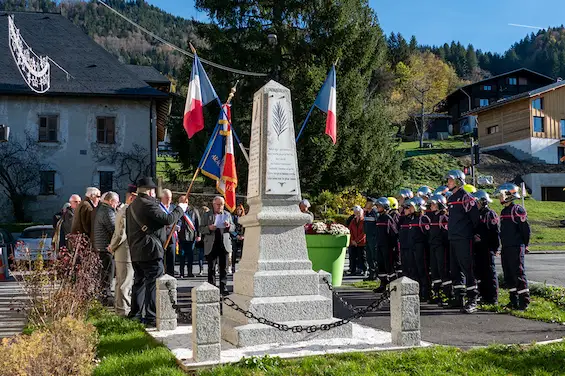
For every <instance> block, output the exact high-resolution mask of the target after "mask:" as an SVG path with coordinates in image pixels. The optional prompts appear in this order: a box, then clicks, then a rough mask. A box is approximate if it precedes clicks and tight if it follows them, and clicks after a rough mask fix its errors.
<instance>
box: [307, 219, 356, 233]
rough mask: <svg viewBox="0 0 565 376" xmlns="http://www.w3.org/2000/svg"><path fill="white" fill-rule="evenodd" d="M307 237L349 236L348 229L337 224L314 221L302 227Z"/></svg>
mask: <svg viewBox="0 0 565 376" xmlns="http://www.w3.org/2000/svg"><path fill="white" fill-rule="evenodd" d="M304 228H305V230H306V234H307V235H334V236H339V235H349V229H348V228H347V227H345V226H344V225H341V224H339V223H327V224H326V223H324V222H320V221H316V222H314V223H312V224H309V225H306V226H304Z"/></svg>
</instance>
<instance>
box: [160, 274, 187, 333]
mask: <svg viewBox="0 0 565 376" xmlns="http://www.w3.org/2000/svg"><path fill="white" fill-rule="evenodd" d="M165 286H167V290H168V293H169V300H170V301H171V306H172V307H173V309H174V310H175V312H176V313H177V317H178V318H180V319H181V320H183V321H184V322H187V323H191V322H192V313H191V312H190V311H189V312H183V311H181V310H180V306H179V305H178V304H177V303H176V302H175V297H174V294H173V286H172V284H171V282H167V283H165Z"/></svg>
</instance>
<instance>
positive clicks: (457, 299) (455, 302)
mask: <svg viewBox="0 0 565 376" xmlns="http://www.w3.org/2000/svg"><path fill="white" fill-rule="evenodd" d="M463 303H464V299H463V296H460V295H459V296H457V295H456V296H454V297H453V299H451V300H450V301H449V303H448V305H447V307H446V308H452V309H461V308H463V305H464V304H463Z"/></svg>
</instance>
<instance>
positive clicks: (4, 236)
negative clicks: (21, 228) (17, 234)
mask: <svg viewBox="0 0 565 376" xmlns="http://www.w3.org/2000/svg"><path fill="white" fill-rule="evenodd" d="M15 246H16V239H14V237H13V236H12V233H11V232H10V231H8V230H6V229H3V228H0V248H3V249H6V250H7V257H6V258H5V259H4V260H8V264H9V265H11V264H12V259H11V257H10V256H11V255H12V254H13V252H14V247H15Z"/></svg>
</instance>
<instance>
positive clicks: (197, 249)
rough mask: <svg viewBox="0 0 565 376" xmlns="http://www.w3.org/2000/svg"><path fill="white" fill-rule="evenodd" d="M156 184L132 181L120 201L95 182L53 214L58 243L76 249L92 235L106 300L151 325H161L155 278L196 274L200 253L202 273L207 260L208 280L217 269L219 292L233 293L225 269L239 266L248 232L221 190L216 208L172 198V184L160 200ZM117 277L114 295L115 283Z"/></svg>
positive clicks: (239, 211)
mask: <svg viewBox="0 0 565 376" xmlns="http://www.w3.org/2000/svg"><path fill="white" fill-rule="evenodd" d="M156 188H157V186H156V185H155V183H154V182H153V180H152V178H150V177H146V178H142V179H140V180H139V181H138V182H137V185H136V186H133V185H132V186H129V188H128V191H127V193H126V197H125V202H124V203H122V202H121V201H120V197H119V195H118V194H117V193H116V192H105V193H104V194H101V192H100V190H99V189H98V188H96V187H89V188H87V189H86V194H85V198H84V200H82V199H81V197H80V196H79V195H76V194H74V195H72V196H71V197H70V199H69V202H68V203H67V204H65V206H64V207H63V210H62V211H61V212H60V213H58V214H57V215H55V217H54V227H55V232H54V234H55V235H54V237H53V243H54V244H53V246H54V247H55V249H59V248H60V247H63V246H67V247H71V248H72V246H73V244H69V243H71V239H72V235H77V234H81V235H84V236H86V237H88V239H89V242H90V245H91V249H92V251H94V252H97V253H98V254H99V257H100V261H101V275H100V281H101V291H102V294H101V300H102V302H103V303H105V304H107V305H111V304H113V305H114V307H115V309H116V312H117V313H118V314H120V315H122V316H127V317H130V318H132V319H135V320H138V321H142V322H144V323H146V325H148V326H154V325H155V311H156V307H155V304H156V303H155V299H156V279H157V278H159V277H160V276H162V275H163V274H165V273H166V274H169V275H171V276H176V277H178V278H185V276H187V277H189V278H191V277H194V274H193V264H194V255H195V254H196V255H197V257H198V266H199V273H198V275H199V276H201V275H202V274H203V267H204V259H206V262H207V264H208V282H209V283H211V284H214V285H215V284H216V273H218V274H219V277H220V278H219V279H220V291H221V293H222V294H223V295H227V294H228V292H227V288H226V284H227V275H228V274H231V273H233V272H235V264H236V260H237V255H238V253H239V254H240V253H241V252H242V248H243V239H244V232H243V227H242V226H241V225H240V224H239V218H240V217H241V216H244V215H245V210H244V208H243V206H242V205H240V206H238V207H237V208H236V210H235V212H234V214H233V215H232V214H231V213H230V212H228V211H226V210H225V209H224V205H225V202H224V199H223V197H221V196H217V197H215V198H214V199H213V201H212V206H213V209H212V210H210V209H209V208H208V207H206V206H203V207H202V208H201V209H200V210H198V209H197V208H195V207H193V206H189V205H188V199H187V197H186V196H180V197H179V199H178V203H177V204H173V199H172V198H173V195H172V192H171V191H170V190H168V189H164V190H163V191H162V194H161V197H160V198H159V199H157V198H156ZM230 260H231V261H230ZM176 261H178V262H179V264H180V270H179V273H178V274H177V273H175V264H176ZM185 271H186V274H185ZM114 278H115V288H114V291H115V296H113V294H112V289H111V287H112V281H113V280H114Z"/></svg>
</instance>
